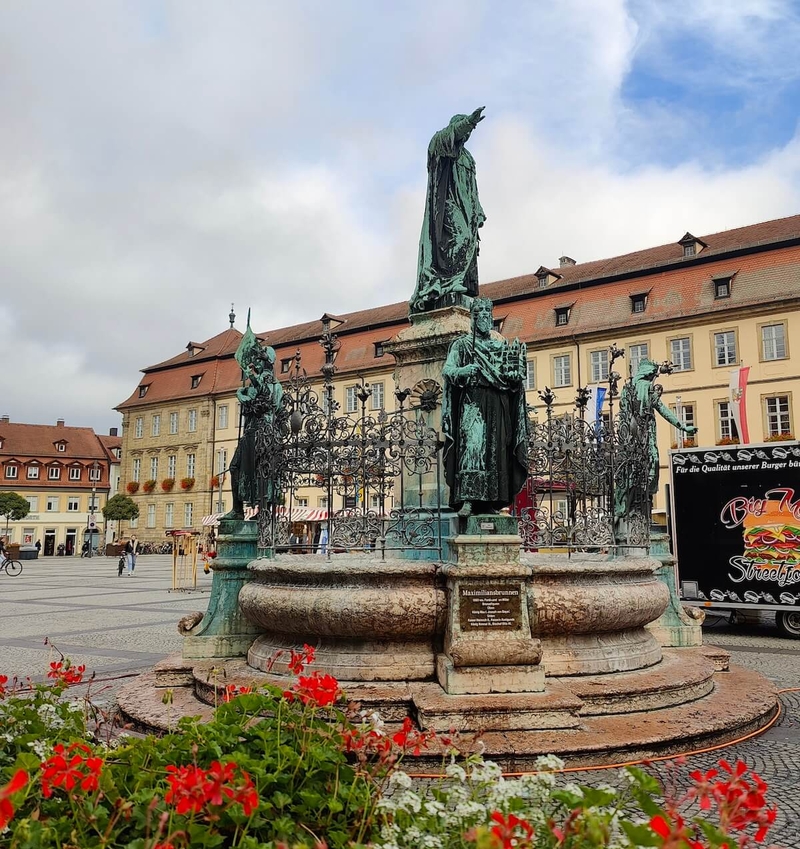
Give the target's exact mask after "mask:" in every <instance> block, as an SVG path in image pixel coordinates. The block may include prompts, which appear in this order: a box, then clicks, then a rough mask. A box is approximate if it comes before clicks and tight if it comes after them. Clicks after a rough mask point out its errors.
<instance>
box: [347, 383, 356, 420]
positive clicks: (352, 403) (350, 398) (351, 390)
mask: <svg viewBox="0 0 800 849" xmlns="http://www.w3.org/2000/svg"><path fill="white" fill-rule="evenodd" d="M356 392H358V387H357V386H348V387H347V395H346V401H345V412H348V413H355V411H356V410H357V409H358V398H357V397H356Z"/></svg>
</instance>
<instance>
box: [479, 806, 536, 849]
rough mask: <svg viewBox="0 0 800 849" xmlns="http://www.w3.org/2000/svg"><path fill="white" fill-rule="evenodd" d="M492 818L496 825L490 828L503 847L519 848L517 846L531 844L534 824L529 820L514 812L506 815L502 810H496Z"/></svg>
mask: <svg viewBox="0 0 800 849" xmlns="http://www.w3.org/2000/svg"><path fill="white" fill-rule="evenodd" d="M491 818H492V822H494V823H496V825H493V826H492V827H491V828H490V829H489V830H490V831H491V833H492V835H493V836H494V838H495V840H496V841H497V842H498V845H499V846H502V849H517V847H522V846H530V845H531V843H530V840H531V838H532V837H533V826H532V825H531V824H530V823H529V822H527V821H526V820H523V819H520V818H519V817H517V816H515V815H514V814H508V816H504V815H503V814H501V813H500V811H495V812H494V813H493V814H492V817H491Z"/></svg>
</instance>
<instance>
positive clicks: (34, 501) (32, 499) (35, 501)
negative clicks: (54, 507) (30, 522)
mask: <svg viewBox="0 0 800 849" xmlns="http://www.w3.org/2000/svg"><path fill="white" fill-rule="evenodd" d="M25 500H26V501H27V502H28V504H29V505H30V508H31V509H30V512H31V513H38V512H39V496H38V495H26V496H25Z"/></svg>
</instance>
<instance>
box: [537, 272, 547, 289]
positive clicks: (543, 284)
mask: <svg viewBox="0 0 800 849" xmlns="http://www.w3.org/2000/svg"><path fill="white" fill-rule="evenodd" d="M538 280H539V288H540V289H546V288H547V275H546V274H542V275H541V276H540V277H539V278H538Z"/></svg>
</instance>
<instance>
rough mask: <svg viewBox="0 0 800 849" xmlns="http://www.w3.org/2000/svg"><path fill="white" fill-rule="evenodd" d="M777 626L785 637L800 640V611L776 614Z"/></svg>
mask: <svg viewBox="0 0 800 849" xmlns="http://www.w3.org/2000/svg"><path fill="white" fill-rule="evenodd" d="M775 624H776V625H777V626H778V630H779V631H780V632H781V634H783V636H784V637H792V639H795V640H800V611H797V610H787V611H785V612H783V611H779V612H778V613H776V614H775Z"/></svg>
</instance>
